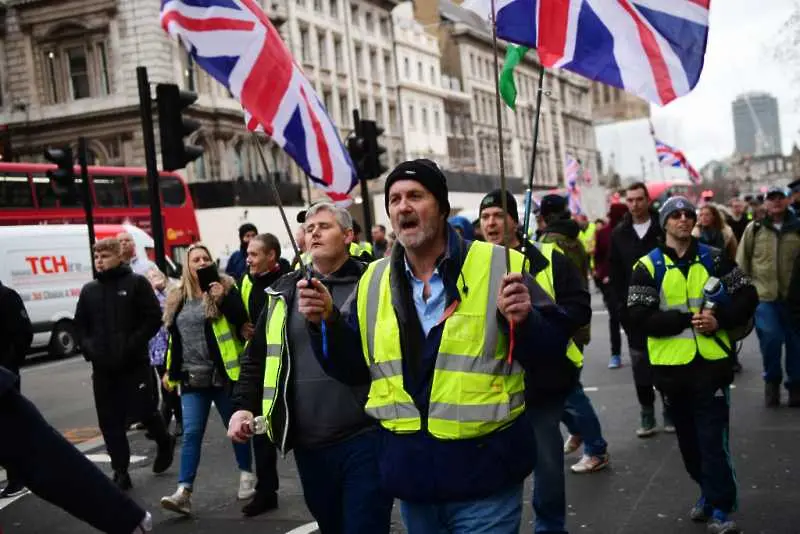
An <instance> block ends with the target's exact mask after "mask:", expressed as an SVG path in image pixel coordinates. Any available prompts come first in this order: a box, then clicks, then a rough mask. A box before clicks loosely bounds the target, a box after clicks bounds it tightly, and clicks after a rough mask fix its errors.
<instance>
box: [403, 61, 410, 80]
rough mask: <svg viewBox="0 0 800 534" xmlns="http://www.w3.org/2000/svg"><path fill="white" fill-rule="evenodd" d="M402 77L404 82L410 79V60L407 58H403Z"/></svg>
mask: <svg viewBox="0 0 800 534" xmlns="http://www.w3.org/2000/svg"><path fill="white" fill-rule="evenodd" d="M403 76H404V77H405V79H406V80H408V79H409V78H411V60H409V59H408V58H407V57H404V58H403Z"/></svg>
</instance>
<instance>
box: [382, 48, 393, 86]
mask: <svg viewBox="0 0 800 534" xmlns="http://www.w3.org/2000/svg"><path fill="white" fill-rule="evenodd" d="M393 74H394V72H393V69H392V55H391V54H390V53H389V52H384V54H383V75H384V77H385V78H386V85H391V84H392V83H394V76H393Z"/></svg>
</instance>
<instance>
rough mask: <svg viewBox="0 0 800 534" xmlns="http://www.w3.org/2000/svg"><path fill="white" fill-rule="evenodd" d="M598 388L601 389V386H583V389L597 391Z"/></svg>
mask: <svg viewBox="0 0 800 534" xmlns="http://www.w3.org/2000/svg"><path fill="white" fill-rule="evenodd" d="M598 389H600V388H598V387H595V386H589V387H585V388H583V391H597V390H598Z"/></svg>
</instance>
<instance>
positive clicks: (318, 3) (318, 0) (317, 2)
mask: <svg viewBox="0 0 800 534" xmlns="http://www.w3.org/2000/svg"><path fill="white" fill-rule="evenodd" d="M314 11H316V12H317V13H322V0H314Z"/></svg>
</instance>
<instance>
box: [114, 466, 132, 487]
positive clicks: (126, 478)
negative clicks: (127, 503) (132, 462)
mask: <svg viewBox="0 0 800 534" xmlns="http://www.w3.org/2000/svg"><path fill="white" fill-rule="evenodd" d="M113 481H114V484H116V485H117V487H118V488H119V489H121V490H122V491H128V490H129V489H131V488H132V487H133V483H132V482H131V476H130V475H129V474H128V470H127V469H118V470H114V478H113Z"/></svg>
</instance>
